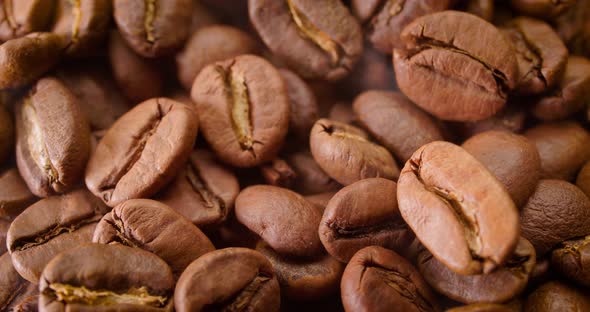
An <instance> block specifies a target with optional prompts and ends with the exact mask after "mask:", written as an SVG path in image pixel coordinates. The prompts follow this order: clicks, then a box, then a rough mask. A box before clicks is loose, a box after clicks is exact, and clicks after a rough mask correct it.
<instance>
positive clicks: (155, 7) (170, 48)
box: [113, 0, 193, 57]
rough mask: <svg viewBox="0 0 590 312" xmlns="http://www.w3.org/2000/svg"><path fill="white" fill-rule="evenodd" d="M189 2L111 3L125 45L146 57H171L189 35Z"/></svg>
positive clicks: (116, 0)
mask: <svg viewBox="0 0 590 312" xmlns="http://www.w3.org/2000/svg"><path fill="white" fill-rule="evenodd" d="M192 2H193V1H191V0H148V1H144V0H114V1H113V9H114V10H113V11H114V12H113V13H114V16H115V22H117V27H118V28H119V31H120V32H121V35H123V38H125V41H126V42H127V44H128V45H129V46H130V47H131V48H132V49H133V50H134V51H135V52H137V53H138V54H140V55H142V56H145V57H158V56H164V55H167V54H171V53H173V52H174V51H176V50H178V49H179V48H181V47H182V45H183V44H184V42H185V40H186V39H187V38H188V36H189V30H190V25H191V13H192Z"/></svg>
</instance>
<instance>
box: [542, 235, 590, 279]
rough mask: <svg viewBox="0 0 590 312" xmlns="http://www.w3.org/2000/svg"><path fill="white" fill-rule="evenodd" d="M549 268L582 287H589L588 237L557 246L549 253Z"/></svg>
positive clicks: (589, 242) (589, 254)
mask: <svg viewBox="0 0 590 312" xmlns="http://www.w3.org/2000/svg"><path fill="white" fill-rule="evenodd" d="M551 267H552V268H555V269H556V270H557V271H559V272H560V273H561V274H563V275H564V276H565V277H566V278H567V279H569V280H570V281H573V282H575V283H577V284H579V285H582V286H589V285H590V235H586V236H584V237H579V238H574V239H570V240H567V241H564V242H562V243H561V244H559V245H558V246H557V247H556V248H555V249H554V250H553V252H552V253H551Z"/></svg>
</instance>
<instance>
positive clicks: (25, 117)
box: [16, 77, 90, 197]
mask: <svg viewBox="0 0 590 312" xmlns="http://www.w3.org/2000/svg"><path fill="white" fill-rule="evenodd" d="M16 132H17V133H16V134H17V136H16V162H17V165H18V170H19V172H20V174H21V176H22V177H23V179H24V180H25V182H26V183H27V185H28V187H29V189H30V190H31V192H32V193H33V194H35V195H36V196H39V197H46V196H50V195H55V194H61V193H64V192H67V191H69V190H71V189H72V188H73V187H74V186H76V185H77V184H78V182H80V180H81V178H82V175H83V173H84V167H85V166H86V162H87V161H88V157H89V154H90V127H89V125H88V121H87V120H86V116H84V114H83V113H82V110H81V109H80V103H79V102H78V99H77V98H76V97H75V96H74V94H73V93H72V92H71V91H70V90H69V89H68V88H66V86H65V85H64V84H63V83H62V82H61V81H59V80H58V79H55V78H51V77H49V78H43V79H41V80H39V81H38V82H37V83H36V84H35V85H34V87H33V89H32V90H31V91H30V92H29V94H28V95H27V96H25V97H24V98H23V99H22V100H21V103H20V104H19V106H18V107H17V108H16Z"/></svg>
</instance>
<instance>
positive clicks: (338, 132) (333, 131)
mask: <svg viewBox="0 0 590 312" xmlns="http://www.w3.org/2000/svg"><path fill="white" fill-rule="evenodd" d="M321 126H322V128H323V129H324V132H326V133H327V134H328V135H330V136H335V137H338V138H342V139H350V140H355V141H361V142H369V140H367V139H366V138H365V137H363V136H360V135H358V134H354V133H350V132H348V131H346V130H344V129H341V128H339V127H336V126H334V125H327V126H326V125H321Z"/></svg>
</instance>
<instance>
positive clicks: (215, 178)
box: [157, 149, 240, 227]
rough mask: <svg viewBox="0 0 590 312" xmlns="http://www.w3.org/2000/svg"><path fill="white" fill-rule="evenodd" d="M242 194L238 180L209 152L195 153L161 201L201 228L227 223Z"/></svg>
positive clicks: (198, 151)
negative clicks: (239, 194)
mask: <svg viewBox="0 0 590 312" xmlns="http://www.w3.org/2000/svg"><path fill="white" fill-rule="evenodd" d="M239 192H240V185H239V184H238V179H237V178H236V176H235V175H234V174H233V172H231V171H230V170H229V169H228V168H226V167H224V166H223V165H222V164H220V163H219V162H218V161H217V160H216V159H215V155H213V153H211V152H210V151H208V150H204V149H199V150H195V151H193V153H192V154H191V156H190V158H189V161H188V163H187V164H186V166H185V167H184V168H183V169H181V171H180V173H179V174H178V175H177V176H176V179H175V180H174V181H173V182H172V183H171V184H170V185H169V186H168V187H166V188H165V189H164V190H163V191H162V192H161V193H160V195H158V196H157V198H158V200H160V201H162V202H163V203H165V204H167V205H168V206H170V207H171V208H172V209H174V210H176V212H178V213H180V214H181V215H183V216H184V217H185V218H187V219H189V220H190V221H191V222H192V223H194V224H195V225H197V226H199V227H203V226H205V227H207V226H208V227H211V226H216V225H219V224H221V223H223V222H224V221H225V220H226V218H227V217H228V215H230V214H231V212H232V211H233V209H234V201H235V199H236V196H238V193H239Z"/></svg>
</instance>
